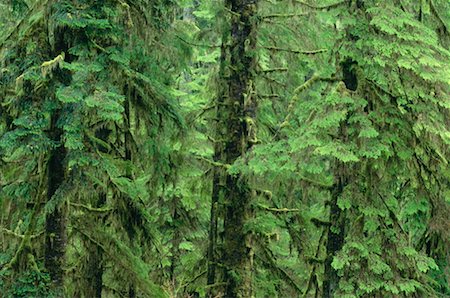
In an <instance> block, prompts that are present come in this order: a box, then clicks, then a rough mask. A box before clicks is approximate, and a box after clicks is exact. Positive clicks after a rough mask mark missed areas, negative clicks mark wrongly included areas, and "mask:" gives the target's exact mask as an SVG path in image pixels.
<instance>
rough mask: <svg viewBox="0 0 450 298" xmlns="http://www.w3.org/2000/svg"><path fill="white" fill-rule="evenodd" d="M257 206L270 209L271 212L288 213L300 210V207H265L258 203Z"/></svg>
mask: <svg viewBox="0 0 450 298" xmlns="http://www.w3.org/2000/svg"><path fill="white" fill-rule="evenodd" d="M258 207H259V208H261V209H263V210H266V211H270V212H273V213H288V212H300V209H296V208H295V209H288V208H274V207H267V206H264V205H258Z"/></svg>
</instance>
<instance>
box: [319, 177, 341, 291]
mask: <svg viewBox="0 0 450 298" xmlns="http://www.w3.org/2000/svg"><path fill="white" fill-rule="evenodd" d="M342 191H343V182H342V181H341V179H339V181H338V182H337V184H335V185H334V188H333V190H332V193H331V202H330V226H329V227H328V231H327V234H328V239H327V243H326V252H327V255H326V259H325V271H324V280H323V293H322V297H323V298H332V297H334V293H335V291H336V289H337V288H338V286H339V276H338V275H337V272H336V270H335V269H334V268H333V267H332V266H331V263H332V262H333V257H334V256H335V255H336V253H337V252H338V251H339V250H340V249H341V248H342V246H343V244H344V228H345V226H344V224H345V222H344V220H343V218H342V211H341V209H340V208H339V206H338V204H337V200H338V198H339V196H340V195H341V194H342Z"/></svg>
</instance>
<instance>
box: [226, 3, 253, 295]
mask: <svg viewBox="0 0 450 298" xmlns="http://www.w3.org/2000/svg"><path fill="white" fill-rule="evenodd" d="M256 3H257V0H228V1H226V5H227V8H228V9H229V10H230V11H231V14H230V15H231V26H230V32H229V43H228V44H227V47H226V48H225V50H226V51H227V60H226V61H222V63H226V65H225V68H226V71H225V73H227V76H226V77H225V78H223V80H224V83H225V84H226V88H227V90H226V92H225V93H224V106H225V107H224V113H223V115H220V116H221V117H222V120H225V123H226V126H225V127H222V128H221V127H219V129H225V133H224V134H223V135H224V140H223V144H224V153H223V154H224V162H225V163H226V164H233V163H234V162H235V161H236V160H237V159H238V158H240V157H244V156H245V154H246V152H247V151H248V150H249V149H250V148H251V146H252V144H253V143H254V141H255V127H254V121H255V112H256V98H255V96H254V92H253V90H254V86H253V80H254V69H255V61H256V59H255V52H254V49H255V45H256V14H257V6H256ZM219 121H220V120H219ZM223 193H224V213H225V214H224V247H223V258H222V260H223V267H224V270H225V272H224V279H225V280H224V281H225V283H226V286H225V293H224V294H225V297H252V296H253V287H252V270H253V269H252V267H253V250H252V243H251V236H250V234H249V233H248V232H246V231H245V230H244V225H245V223H246V221H247V220H248V219H249V218H250V217H251V213H252V212H251V206H250V202H251V198H252V192H251V190H250V189H249V186H248V183H247V181H246V178H245V177H242V176H241V175H239V174H238V175H229V174H227V175H226V179H225V187H224V190H223Z"/></svg>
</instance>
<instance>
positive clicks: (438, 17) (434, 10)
mask: <svg viewBox="0 0 450 298" xmlns="http://www.w3.org/2000/svg"><path fill="white" fill-rule="evenodd" d="M430 8H431V11H432V12H433V14H434V16H435V17H436V18H437V19H438V20H439V22H440V23H441V24H442V26H443V27H444V29H445V31H446V32H449V29H448V27H447V24H446V23H445V21H444V20H443V19H442V17H441V16H440V15H439V13H438V11H437V9H436V6H435V5H434V1H433V0H430Z"/></svg>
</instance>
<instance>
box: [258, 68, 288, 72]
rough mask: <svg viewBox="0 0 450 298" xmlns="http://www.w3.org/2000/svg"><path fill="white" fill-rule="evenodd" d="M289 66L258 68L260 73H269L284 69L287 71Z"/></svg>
mask: <svg viewBox="0 0 450 298" xmlns="http://www.w3.org/2000/svg"><path fill="white" fill-rule="evenodd" d="M288 70H289V68H287V67H276V68H269V69H263V70H260V71H259V72H260V73H271V72H278V71H279V72H284V71H288Z"/></svg>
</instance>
